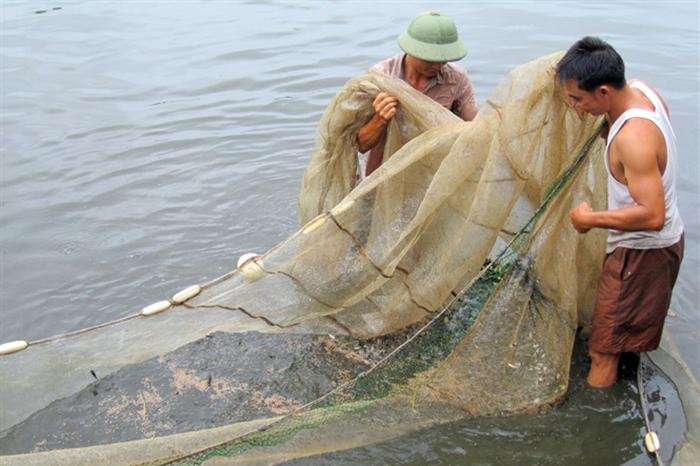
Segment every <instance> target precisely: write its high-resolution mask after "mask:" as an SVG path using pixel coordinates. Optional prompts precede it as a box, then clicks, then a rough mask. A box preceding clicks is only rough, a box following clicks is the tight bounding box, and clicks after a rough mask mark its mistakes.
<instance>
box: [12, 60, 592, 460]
mask: <svg viewBox="0 0 700 466" xmlns="http://www.w3.org/2000/svg"><path fill="white" fill-rule="evenodd" d="M560 56H561V55H560V54H554V55H551V56H548V57H543V58H541V59H539V60H536V61H534V62H532V63H529V64H527V65H524V66H522V67H520V68H517V69H516V70H514V71H513V72H511V73H510V74H509V75H508V76H507V77H506V78H505V79H504V80H503V82H502V83H501V84H499V86H498V87H497V88H496V89H495V90H494V92H493V94H492V95H491V96H490V98H489V100H488V101H487V102H486V105H485V106H484V107H483V108H482V109H481V111H480V112H479V114H478V116H477V118H476V119H475V120H474V121H472V122H468V123H464V122H461V121H460V120H458V119H457V118H456V117H455V116H454V115H452V114H451V113H450V112H448V111H447V110H445V109H443V108H442V107H441V106H439V105H438V104H436V103H435V102H433V101H432V100H430V99H428V98H427V97H425V96H423V95H422V94H420V93H418V92H416V91H414V90H413V89H411V88H410V87H409V86H407V85H405V83H402V82H400V81H397V80H395V79H393V78H389V77H387V76H384V75H381V74H379V73H376V72H368V74H366V75H364V76H361V77H358V78H355V79H352V80H350V81H349V82H348V83H347V84H346V86H345V87H344V88H343V89H342V90H341V91H340V92H339V93H338V95H337V96H336V97H335V99H334V100H333V101H332V102H331V103H330V105H329V107H328V109H327V110H326V112H325V113H324V115H323V117H322V119H321V122H320V124H319V129H318V133H317V137H316V143H315V147H314V152H313V154H312V157H311V160H310V161H309V165H308V167H307V169H306V171H305V173H304V179H303V181H302V188H301V193H300V198H299V220H300V223H301V224H302V225H304V226H303V227H302V229H301V230H299V231H298V232H297V233H296V234H294V235H292V236H291V237H290V238H288V239H287V240H286V241H284V242H283V243H281V244H280V245H279V246H277V247H275V248H274V249H272V250H271V251H269V252H268V253H266V254H264V255H263V256H260V257H257V258H255V259H252V260H250V261H248V262H247V263H246V264H244V265H243V268H242V270H241V271H238V270H235V271H233V272H231V273H229V274H227V275H225V276H223V277H221V278H220V279H217V280H215V281H214V282H212V283H209V284H206V285H204V286H203V287H202V291H201V293H200V294H199V295H198V296H196V297H194V298H191V299H189V300H188V301H187V302H186V303H184V304H179V305H175V306H173V307H172V308H170V309H169V310H167V312H163V313H159V314H157V315H153V316H150V317H143V316H139V315H135V316H132V317H129V318H126V319H123V320H122V321H120V322H117V323H112V324H109V325H105V326H102V327H100V328H96V329H92V330H90V331H85V332H78V333H76V334H74V335H68V336H64V337H61V338H56V339H48V340H46V341H42V342H35V343H33V344H31V345H30V347H29V348H28V349H26V350H24V351H22V352H19V353H16V354H12V355H7V356H4V357H2V358H0V390H1V392H2V397H1V398H0V410H1V411H0V419H1V420H2V426H1V428H2V429H4V431H3V433H2V434H3V437H2V441H0V447H1V449H2V450H3V453H8V452H13V453H14V451H13V450H11V449H10V447H8V445H10V444H11V443H12V442H14V441H15V439H20V438H22V437H23V436H24V437H27V436H29V437H31V435H30V434H27V433H28V432H32V430H33V429H34V428H35V426H37V425H42V424H46V423H47V422H48V420H49V419H55V418H56V417H57V415H58V416H59V418H60V416H61V415H63V414H64V413H73V415H75V413H76V410H78V408H79V407H80V406H87V408H86V409H85V413H86V414H85V416H86V418H87V416H90V415H92V416H98V417H100V416H101V419H102V418H104V419H106V420H107V421H109V422H111V423H112V424H113V425H112V426H111V431H119V430H121V431H124V430H125V429H124V428H123V427H125V426H127V425H130V426H132V425H134V424H138V423H139V422H145V420H146V419H147V417H148V416H149V415H152V414H154V413H157V412H158V411H159V410H161V407H162V406H163V405H167V404H168V403H170V401H171V400H173V399H174V398H173V397H172V396H169V397H166V396H165V395H164V393H163V392H159V391H158V390H156V388H154V386H153V384H152V381H146V382H144V379H148V376H142V377H140V378H139V380H134V379H135V378H134V377H133V376H132V375H130V374H132V373H130V372H129V370H130V369H129V368H130V367H132V366H130V365H137V364H146V363H148V361H151V360H153V359H152V358H155V361H156V362H160V363H161V365H165V366H167V367H169V368H170V369H172V367H173V364H174V363H172V361H170V362H168V361H169V360H168V357H169V356H168V355H170V354H174V353H176V352H178V351H185V349H184V348H186V351H191V348H192V346H191V345H195V346H196V345H200V346H202V345H204V343H201V342H202V341H205V340H206V339H205V340H200V339H202V338H203V337H205V336H206V335H218V332H242V331H246V332H248V331H251V330H258V331H264V332H273V334H274V335H275V337H273V338H282V335H286V336H288V337H289V336H290V334H293V335H296V337H299V338H302V337H303V336H304V335H307V336H308V335H313V334H315V335H317V336H315V337H313V338H310V339H308V338H307V339H306V340H303V339H302V340H295V341H297V343H296V344H295V345H296V346H295V345H291V346H289V347H284V348H281V347H280V348H277V354H281V353H285V352H294V351H301V352H303V350H299V347H300V346H303V347H318V348H323V351H319V352H316V353H313V354H311V353H309V354H307V353H303V356H302V357H301V358H300V359H298V360H295V361H293V363H290V365H292V366H294V365H296V366H299V365H300V361H306V362H307V363H308V365H309V367H311V368H312V372H313V370H315V371H316V372H317V373H330V374H331V375H328V376H326V379H327V380H325V381H324V382H323V383H321V382H319V383H318V384H317V387H318V389H315V391H313V390H312V391H311V392H309V393H304V395H303V396H298V397H294V396H293V395H290V393H291V392H293V391H294V390H292V389H291V388H289V384H288V383H287V382H288V381H287V380H286V379H284V380H283V379H279V380H278V379H275V382H274V384H272V385H274V386H273V387H270V385H271V384H270V383H269V381H270V380H271V379H272V378H273V376H274V374H276V373H277V372H279V371H280V370H281V369H280V368H278V367H275V366H270V367H269V368H268V371H267V372H265V371H262V370H261V371H260V373H259V374H258V376H257V377H258V379H257V380H243V379H241V378H238V379H237V378H236V377H237V371H238V370H239V368H238V367H237V366H236V360H235V357H234V358H232V359H231V360H230V361H228V362H229V364H230V366H228V371H229V373H228V377H229V380H227V382H226V384H224V381H223V379H224V378H225V376H224V375H222V376H221V378H218V376H217V377H216V378H212V375H211V374H210V375H209V376H208V379H206V377H205V378H200V379H197V380H196V381H195V382H193V383H192V384H191V385H192V386H194V387H195V388H196V389H197V390H200V391H201V392H207V391H210V392H211V391H215V389H218V391H217V393H218V395H220V396H221V397H223V398H226V397H229V398H227V399H230V400H233V401H231V403H233V402H234V401H235V400H238V402H239V404H240V403H241V402H242V403H244V404H245V406H246V407H255V408H256V409H257V408H260V409H258V410H257V411H256V410H255V409H252V408H251V409H247V413H248V414H246V415H241V414H240V413H235V412H233V411H235V410H234V409H232V408H230V406H228V405H227V406H226V407H225V408H222V409H223V410H224V411H231V412H232V413H231V415H230V416H225V415H224V416H219V417H218V420H217V421H216V422H215V423H206V422H203V423H201V424H197V425H196V427H191V426H190V427H184V428H180V427H178V426H180V425H181V424H183V423H182V422H181V420H178V421H177V422H176V421H172V420H170V421H168V422H166V421H162V420H161V421H159V422H160V427H161V428H160V430H159V429H157V428H154V427H153V426H154V425H156V424H158V423H156V422H155V421H152V422H151V424H150V427H151V428H150V429H145V428H144V429H141V430H139V429H135V430H136V432H135V433H134V434H133V435H132V436H131V437H129V438H126V439H124V438H119V439H117V440H113V439H110V438H109V437H108V436H105V437H102V438H100V439H99V440H98V441H96V440H94V439H93V440H91V441H87V442H82V443H81V441H82V440H81V435H78V434H75V435H69V434H67V433H65V432H63V433H62V434H61V435H62V436H63V437H62V438H54V437H52V438H51V440H47V439H46V438H42V437H41V435H39V436H37V437H36V439H35V440H36V442H35V444H34V447H33V448H32V449H33V450H35V451H42V450H47V449H51V448H52V445H53V448H58V449H59V450H54V451H49V452H45V453H33V454H24V455H17V456H13V457H9V456H8V457H5V459H7V460H11V461H12V464H22V462H23V463H24V464H50V463H47V461H51V462H53V463H55V464H71V463H76V462H77V461H80V459H84V458H87V457H91V458H93V459H94V458H100V461H102V462H103V463H105V464H141V463H143V464H169V463H172V462H177V464H237V463H240V464H274V463H277V462H282V461H285V460H288V459H291V458H294V457H297V456H303V455H308V454H313V453H314V452H320V451H328V450H329V449H330V450H333V449H340V448H347V447H350V446H354V445H358V444H362V443H363V442H364V443H370V442H376V441H381V440H383V439H388V438H391V437H393V436H396V435H399V434H401V433H406V432H410V431H412V430H415V429H418V428H422V427H428V426H430V425H434V424H436V423H441V422H449V421H452V420H456V419H460V418H463V417H465V416H484V415H498V414H509V413H519V412H533V411H537V410H539V409H542V408H543V407H546V406H549V405H551V404H553V403H555V402H556V401H557V400H559V399H561V398H562V397H563V395H564V394H565V393H566V388H567V383H568V375H569V366H570V360H571V351H572V347H573V342H574V337H575V333H576V330H577V328H579V327H581V326H585V324H586V322H587V321H588V320H589V315H590V311H591V307H592V302H593V295H594V291H595V280H596V279H597V276H596V274H597V271H598V270H599V269H600V261H601V260H602V253H603V251H604V241H605V236H604V233H602V232H600V231H598V232H595V231H594V232H591V233H589V234H587V235H578V234H576V233H575V231H574V230H573V228H571V226H570V223H569V220H568V211H569V209H571V208H572V207H574V206H575V205H576V204H578V202H580V201H581V200H586V201H588V203H589V204H590V205H591V206H592V207H593V208H594V209H599V208H603V207H604V203H605V192H606V189H605V185H604V182H605V179H606V178H605V174H604V167H603V165H602V161H601V158H600V153H601V150H602V141H601V140H600V138H598V137H597V136H596V129H597V127H598V122H597V120H596V119H594V118H592V117H589V116H586V115H583V114H581V113H578V112H577V111H576V110H574V109H572V108H571V106H570V105H568V103H567V98H566V95H565V94H564V93H563V91H562V89H561V87H560V86H559V85H558V83H557V82H556V78H555V74H554V73H555V66H556V62H557V60H558V59H559V58H560ZM380 91H388V92H390V93H392V94H394V95H396V96H397V97H398V99H399V102H400V106H399V111H398V113H397V116H396V118H394V120H392V122H391V123H390V125H389V130H388V135H387V145H386V147H385V150H384V162H383V164H382V166H381V167H380V168H379V169H378V170H377V171H376V172H375V173H373V174H372V175H371V176H370V177H369V178H367V179H366V180H365V181H363V182H362V183H359V184H358V181H357V177H356V173H357V164H358V162H357V150H356V146H355V142H354V141H355V135H356V134H357V131H358V130H359V128H360V127H361V126H362V124H363V123H364V122H365V121H367V120H368V119H369V118H370V117H371V116H372V113H373V109H372V105H371V103H372V101H373V99H374V97H375V96H376V94H377V93H379V92H380ZM540 206H541V207H540ZM426 322H429V325H425V323H426ZM329 334H330V336H328V335H329ZM216 338H218V337H216ZM216 338H213V339H212V340H216ZM358 340H363V342H360V343H356V342H357V341H358ZM241 341H242V342H243V344H245V340H239V341H238V343H237V344H238V345H241ZM279 341H283V340H279ZM284 341H286V340H284ZM243 346H245V345H243ZM239 351H242V350H240V349H239ZM261 351H262V350H261ZM188 354H194V355H197V354H198V353H196V352H194V353H188ZM260 354H261V355H262V354H263V353H260ZM264 354H265V357H266V358H267V357H269V358H271V359H274V358H275V357H276V354H275V348H274V344H272V345H271V347H270V349H269V351H268V353H264ZM329 354H332V355H335V356H338V355H339V356H338V357H339V358H340V359H338V358H330V359H329V356H328V355H329ZM199 355H200V356H201V353H199ZM188 358H189V359H187V358H186V360H189V361H191V362H190V363H189V364H190V366H191V367H188V368H186V372H187V371H190V372H191V371H194V369H193V367H194V366H196V365H197V362H196V356H188ZM219 359H221V358H219ZM224 359H226V358H224ZM348 361H350V362H348ZM351 363H352V364H351ZM168 364H169V365H168ZM212 364H213V362H211V361H210V362H207V364H202V365H204V366H206V365H212ZM173 372H174V370H173ZM190 372H188V374H190V376H191V377H195V376H193V375H192V374H191V373H190ZM223 372H226V370H223ZM95 374H97V375H95ZM109 374H112V375H109ZM118 374H125V375H124V376H123V379H120V380H124V381H125V382H124V383H123V384H122V385H115V386H114V388H113V392H114V393H119V396H116V395H115V396H114V397H113V401H112V402H111V404H110V402H107V401H105V400H106V395H105V393H104V386H105V384H106V382H104V379H103V380H100V381H95V377H97V376H99V377H100V378H104V377H114V378H113V379H110V380H116V379H115V378H116V377H117V376H118ZM290 374H291V375H290V377H289V378H299V375H298V374H296V375H295V374H294V373H290ZM195 378H196V377H195ZM253 378H254V377H253ZM310 379H312V377H311V378H307V379H304V380H302V381H301V385H305V386H308V385H312V384H314V383H316V382H315V381H313V380H310ZM232 380H233V381H235V383H233V382H232ZM147 382H148V383H147ZM326 382H328V383H326ZM100 383H102V384H103V385H102V386H100V387H97V386H96V384H100ZM129 384H131V385H132V387H131V391H129ZM149 384H150V385H149ZM172 386H173V385H171V388H172ZM179 386H180V387H182V386H183V385H179ZM314 386H316V385H314ZM212 387H213V388H212ZM98 388H99V390H98ZM288 389H289V390H291V391H288ZM86 390H87V391H86ZM90 390H92V392H91V391H90ZM183 390H184V389H183ZM275 390H277V393H274V391H275ZM27 393H31V394H32V396H30V397H28V396H27ZM89 393H92V397H93V398H92V399H91V398H90V395H89ZM218 395H217V396H218ZM177 396H181V393H179V390H178V395H177ZM241 400H243V401H241ZM91 403H92V404H91ZM98 405H99V407H100V408H102V409H103V411H99V410H97V409H96V407H97V406H98ZM117 407H121V413H122V414H123V413H126V414H127V415H124V416H122V417H120V416H118V415H117V414H116V413H117V412H118V411H119V410H118V409H116V408H117ZM149 407H150V408H149ZM100 412H101V413H102V414H101V415H100V414H97V413H100ZM250 412H253V413H256V414H255V415H254V417H252V418H251V417H250V416H251V415H250ZM129 413H130V414H129ZM112 415H113V416H112ZM110 416H112V417H110ZM80 423H82V424H86V423H87V422H86V421H84V420H83V419H81V422H80ZM115 424H116V425H115ZM184 424H186V423H184ZM319 426H323V428H322V429H317V427H319ZM120 427H122V428H121V429H120ZM156 427H157V426H156ZM208 427H212V428H209V429H205V428H208ZM200 429H205V430H200ZM93 430H99V429H98V428H97V427H96V428H95V429H93ZM188 430H193V431H191V432H189V431H188ZM194 430H196V431H194ZM173 433H178V435H174V436H171V437H159V438H152V437H155V436H158V435H165V434H173ZM98 436H99V434H98ZM114 442H123V443H114ZM95 445H97V446H95ZM67 446H69V447H83V448H71V449H65V448H66V447H67ZM260 446H266V447H267V448H266V449H265V450H264V452H262V451H261V449H260V448H258V447H260ZM86 455H87V456H86ZM221 458H226V459H225V460H223V459H221Z"/></svg>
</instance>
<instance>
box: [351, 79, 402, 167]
mask: <svg viewBox="0 0 700 466" xmlns="http://www.w3.org/2000/svg"><path fill="white" fill-rule="evenodd" d="M397 105H399V100H398V99H397V98H396V97H394V96H393V95H391V94H389V93H387V92H380V93H379V95H377V97H376V98H375V99H374V102H372V106H373V107H374V115H373V116H372V119H371V120H369V121H368V122H367V124H365V125H364V126H363V127H362V128H360V131H359V132H358V133H357V148H358V150H359V151H360V152H362V153H365V152H367V151H368V150H370V149H373V148H374V147H375V146H376V145H377V144H379V142H380V141H381V140H382V137H383V136H384V133H385V132H386V127H387V125H388V124H389V121H391V119H392V118H394V116H396V106H397ZM381 162H382V161H381V160H370V161H368V162H367V165H368V167H371V168H370V169H369V170H368V171H367V174H368V175H369V174H370V173H372V171H374V169H376V168H377V167H378V166H379V164H380V163H381Z"/></svg>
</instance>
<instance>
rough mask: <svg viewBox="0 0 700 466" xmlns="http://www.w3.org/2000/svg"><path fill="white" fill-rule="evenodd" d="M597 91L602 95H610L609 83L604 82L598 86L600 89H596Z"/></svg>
mask: <svg viewBox="0 0 700 466" xmlns="http://www.w3.org/2000/svg"><path fill="white" fill-rule="evenodd" d="M596 91H597V92H599V93H600V96H601V97H609V96H610V86H608V85H607V84H603V85H602V86H598V89H596Z"/></svg>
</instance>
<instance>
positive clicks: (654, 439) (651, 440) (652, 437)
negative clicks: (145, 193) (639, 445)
mask: <svg viewBox="0 0 700 466" xmlns="http://www.w3.org/2000/svg"><path fill="white" fill-rule="evenodd" d="M645 354H646V353H639V366H638V367H637V386H638V387H639V400H640V404H641V406H640V408H641V410H642V416H643V417H644V424H646V429H647V434H646V436H645V437H644V443H645V445H646V448H647V450H648V451H649V453H653V454H654V457H655V458H656V462H657V463H658V464H659V466H664V462H663V459H661V454H660V453H659V438H658V436H657V435H656V432H654V431H653V430H652V427H651V422H650V421H649V416H648V414H647V404H646V399H645V396H644V381H643V380H642V370H643V367H642V357H643V356H644V355H645Z"/></svg>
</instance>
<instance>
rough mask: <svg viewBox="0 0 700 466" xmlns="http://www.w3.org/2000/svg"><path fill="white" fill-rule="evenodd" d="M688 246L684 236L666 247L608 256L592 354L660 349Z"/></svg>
mask: <svg viewBox="0 0 700 466" xmlns="http://www.w3.org/2000/svg"><path fill="white" fill-rule="evenodd" d="M683 246H684V239H683V237H681V240H680V241H679V242H677V243H676V244H674V245H673V246H669V247H666V248H661V249H628V248H617V249H615V250H614V251H613V252H611V253H610V254H608V255H607V256H605V263H604V264H603V271H602V272H601V274H600V278H599V279H598V291H597V296H596V303H595V311H593V318H592V328H591V337H590V339H589V341H588V346H589V348H590V349H592V350H594V351H597V352H599V353H606V354H612V353H623V352H638V351H652V350H655V349H656V348H658V347H659V342H660V341H661V332H662V330H663V326H664V320H665V318H666V314H667V313H668V308H669V306H670V304H671V292H672V291H673V285H675V283H676V278H678V270H679V269H680V265H681V261H682V260H683Z"/></svg>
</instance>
